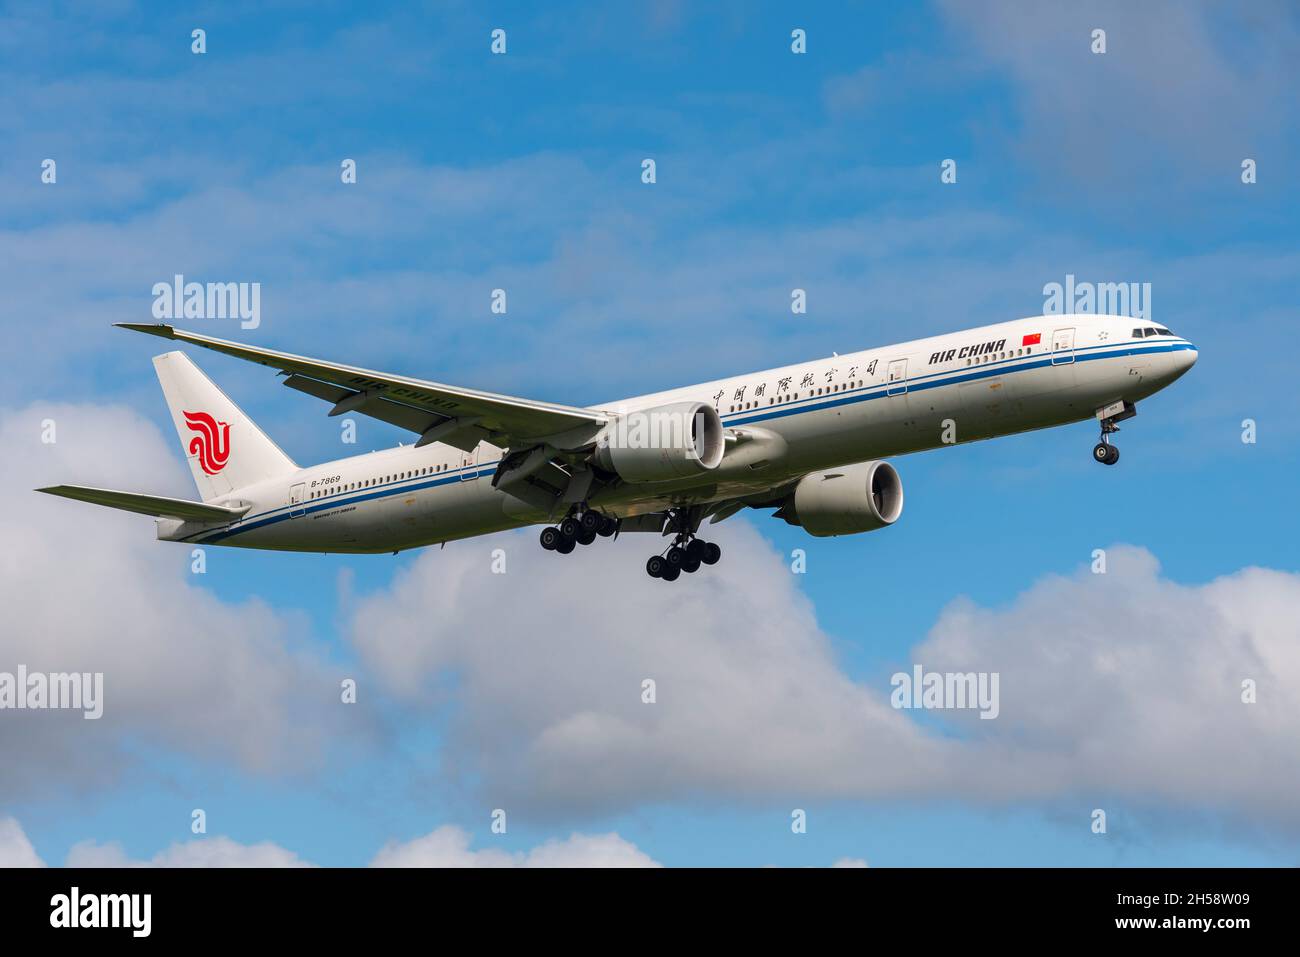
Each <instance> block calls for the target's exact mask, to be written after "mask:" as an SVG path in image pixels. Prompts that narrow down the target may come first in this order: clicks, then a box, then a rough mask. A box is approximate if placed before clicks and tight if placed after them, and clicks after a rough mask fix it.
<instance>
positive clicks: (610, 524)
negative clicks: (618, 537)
mask: <svg viewBox="0 0 1300 957" xmlns="http://www.w3.org/2000/svg"><path fill="white" fill-rule="evenodd" d="M617 531H618V519H616V518H608V517H602V519H601V522H600V530H599V531H598V532H597V534H598V535H599V536H600V537H601V538H609V536H611V535H613V534H614V533H615V532H617Z"/></svg>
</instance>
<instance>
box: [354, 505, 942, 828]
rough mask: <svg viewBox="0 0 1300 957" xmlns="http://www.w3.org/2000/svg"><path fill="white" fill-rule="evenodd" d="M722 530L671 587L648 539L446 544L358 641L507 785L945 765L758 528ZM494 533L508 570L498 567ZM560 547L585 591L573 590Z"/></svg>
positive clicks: (851, 774) (633, 799) (581, 801)
mask: <svg viewBox="0 0 1300 957" xmlns="http://www.w3.org/2000/svg"><path fill="white" fill-rule="evenodd" d="M708 535H709V537H710V538H716V539H717V540H718V541H719V542H720V544H721V545H722V548H723V552H724V555H723V560H722V562H721V563H720V564H719V565H716V566H714V567H712V568H705V569H703V570H702V571H701V572H700V573H699V574H698V575H696V576H694V577H691V578H686V577H684V578H683V579H682V580H679V581H678V582H675V583H674V584H673V585H672V586H669V585H668V584H666V583H664V582H658V581H653V580H651V579H649V578H648V577H647V576H646V574H645V571H644V562H645V559H646V557H647V556H648V555H649V554H650V553H651V552H652V551H653V550H656V549H657V548H658V547H660V542H659V541H658V539H656V538H653V537H650V536H624V537H623V538H621V539H620V540H619V541H618V542H617V543H613V544H612V545H611V543H609V542H606V541H605V540H600V541H599V542H598V544H596V545H593V546H592V547H590V548H588V549H582V550H580V551H578V552H576V553H574V554H573V555H568V556H559V555H555V554H552V553H546V552H543V551H542V550H541V549H540V547H539V546H538V545H537V541H536V533H535V531H532V530H529V531H524V532H519V533H515V534H511V535H505V536H498V537H496V538H493V539H491V540H488V541H479V542H465V543H458V544H456V545H453V546H449V547H448V548H447V549H446V550H445V551H430V552H428V553H426V554H424V555H422V556H421V557H420V558H419V559H418V560H417V562H416V563H415V564H414V565H413V566H412V567H411V568H410V569H409V571H408V572H407V573H406V574H404V575H401V576H399V577H398V578H397V579H396V581H395V582H394V584H393V586H392V588H391V589H388V590H385V591H382V592H379V593H377V594H373V595H370V596H368V597H362V598H360V599H358V600H356V602H355V609H356V610H355V618H354V623H353V626H352V629H351V631H352V638H351V640H352V642H353V644H354V645H355V647H356V648H357V650H358V651H359V653H360V654H361V656H362V658H363V660H364V661H365V662H366V663H368V665H369V667H370V668H371V669H372V670H373V671H374V672H375V673H376V675H377V676H378V677H379V678H380V679H381V680H382V681H383V683H384V685H385V687H386V688H388V689H389V690H390V691H391V693H393V694H394V695H397V696H399V697H401V698H403V699H405V700H407V701H408V702H410V703H411V704H413V705H417V706H436V705H438V704H444V703H445V704H447V705H448V706H449V707H448V713H449V715H450V717H449V720H450V726H449V731H448V741H447V745H446V746H447V748H448V751H449V753H448V754H447V755H446V759H445V765H446V766H447V767H448V768H449V769H452V770H453V772H454V771H456V770H459V771H463V772H466V773H472V774H475V775H477V774H482V775H483V778H484V788H485V790H487V791H488V792H490V793H492V794H494V795H498V794H499V795H501V797H500V798H499V800H503V801H504V800H513V801H516V802H521V803H523V802H526V803H527V804H528V805H529V806H530V807H534V808H536V807H538V806H546V805H552V806H553V807H554V808H555V809H573V808H575V807H586V808H588V809H590V808H596V807H623V806H628V805H635V804H651V803H655V802H657V801H661V800H672V799H676V798H683V797H686V796H688V795H691V794H696V793H706V794H726V795H730V796H733V797H736V796H747V797H755V798H759V797H762V796H766V795H771V794H773V793H776V792H780V791H787V790H789V791H793V792H794V793H808V789H812V790H813V791H815V792H816V793H819V794H836V795H841V796H852V795H862V794H888V793H899V792H902V791H906V790H908V789H911V788H914V787H916V786H917V784H918V782H920V781H925V780H932V779H933V778H934V777H935V776H936V775H946V773H947V771H946V768H947V767H948V766H949V764H950V762H951V761H952V760H953V759H954V758H955V757H957V755H955V754H953V753H952V748H951V746H950V745H946V744H944V743H943V742H941V741H936V740H931V739H928V738H927V737H926V736H925V735H923V734H922V733H920V731H918V730H917V729H916V727H915V726H914V725H913V724H912V722H911V721H909V720H908V719H907V718H906V717H904V716H903V715H902V714H900V713H899V712H897V711H894V710H893V709H892V708H891V707H890V706H889V704H888V702H887V700H885V698H884V697H883V696H881V695H876V694H870V693H867V692H866V691H865V690H864V689H862V688H861V687H858V686H856V685H854V684H853V682H852V681H850V680H849V679H848V678H847V677H846V676H845V675H844V674H843V673H842V671H840V669H839V668H838V666H837V663H836V661H835V659H834V656H833V654H832V653H831V649H830V645H829V642H828V641H827V640H826V637H825V636H824V635H823V634H822V633H821V632H820V631H819V630H818V628H817V622H816V619H815V617H814V615H813V610H812V607H811V605H810V604H809V602H808V601H807V600H806V599H805V598H804V597H803V596H802V595H801V594H800V592H799V591H798V589H797V587H796V585H795V583H794V580H795V577H794V576H792V575H791V574H790V573H789V571H788V569H786V568H785V566H784V564H783V563H782V562H781V560H780V559H779V558H776V557H775V556H774V555H773V554H772V552H771V549H770V547H769V546H768V545H767V544H766V543H765V542H764V541H763V540H762V539H761V538H760V537H759V536H758V535H757V534H756V533H755V532H754V531H753V529H752V528H751V527H750V526H748V525H746V524H743V523H740V522H736V523H734V524H728V525H723V526H715V527H712V528H710V529H709V533H708ZM638 546H639V547H638ZM497 547H504V548H505V549H506V551H507V568H508V572H507V574H504V575H494V574H491V573H490V571H489V563H490V560H491V557H490V556H491V550H492V549H493V548H497ZM561 563H562V567H563V576H564V580H565V581H567V582H571V583H574V585H573V587H572V588H557V587H556V583H557V574H558V573H559V569H558V568H557V566H558V565H561ZM451 676H454V681H449V680H448V679H449V678H450V677H451ZM646 678H650V679H653V680H654V681H655V682H656V684H657V698H658V702H657V703H656V704H652V705H648V704H643V703H642V700H641V683H642V681H643V680H644V679H646Z"/></svg>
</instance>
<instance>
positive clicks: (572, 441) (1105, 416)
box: [37, 314, 1198, 581]
mask: <svg viewBox="0 0 1300 957" xmlns="http://www.w3.org/2000/svg"><path fill="white" fill-rule="evenodd" d="M116 325H118V326H120V327H121V328H124V329H129V330H133V331H136V332H142V333H147V334H149V335H153V336H159V337H162V338H164V339H170V340H175V341H177V342H182V343H189V344H190V345H194V346H200V347H202V348H205V349H211V350H213V351H215V352H220V353H223V354H225V355H228V356H234V357H236V358H239V359H244V360H247V361H249V362H256V363H258V364H260V365H263V366H268V367H270V368H273V369H276V370H278V372H279V374H280V375H282V376H284V377H285V378H284V385H286V386H288V387H289V388H291V389H295V390H297V391H299V392H303V393H306V394H307V395H310V396H314V397H315V398H317V399H322V400H324V401H326V402H328V403H330V409H329V413H328V414H329V415H331V416H337V415H343V414H346V413H357V414H361V415H367V416H371V417H373V418H375V419H379V420H380V421H383V422H387V423H389V424H391V425H394V426H397V427H398V428H401V429H405V430H407V431H409V432H411V433H413V434H414V435H415V436H417V438H416V440H415V441H414V442H413V443H412V444H410V445H400V446H399V447H397V448H394V449H388V450H384V451H378V452H371V453H369V454H365V455H357V456H353V457H351V458H344V459H339V460H337V461H333V462H326V463H323V464H321V465H315V466H310V467H307V468H302V467H300V466H298V465H297V464H296V463H294V461H293V460H292V459H290V458H289V456H288V455H286V454H285V453H284V452H283V451H282V450H281V449H280V447H279V446H278V445H276V444H275V442H273V441H272V440H271V439H270V438H269V437H268V436H267V435H266V434H265V433H264V432H262V430H261V429H259V428H258V427H257V425H255V424H254V423H253V421H252V420H251V419H250V418H249V417H248V416H247V415H245V414H244V413H243V412H242V411H241V410H240V408H239V407H238V406H237V405H235V403H234V402H233V401H231V399H230V398H229V397H228V396H227V395H226V394H225V393H224V392H222V391H221V389H219V388H218V387H217V386H216V385H214V384H213V383H212V381H211V380H210V379H208V378H207V376H205V375H204V374H203V373H202V372H201V371H199V369H198V367H197V366H196V365H194V363H193V362H192V361H191V360H190V359H189V358H188V357H187V356H186V355H185V353H183V352H179V351H177V352H168V353H165V354H164V355H160V356H156V357H155V358H154V360H153V362H154V368H155V370H156V371H157V374H158V378H159V380H160V382H161V384H162V389H163V393H164V396H165V397H166V400H167V405H168V407H169V408H170V410H171V415H172V419H173V422H174V424H175V426H176V432H177V434H178V435H179V437H180V440H181V446H182V448H183V449H185V452H186V456H187V458H188V461H189V464H190V469H191V471H192V473H193V476H194V480H195V483H196V484H197V486H198V491H199V495H200V498H201V501H189V500H185V499H173V498H166V497H162V496H158V495H149V494H144V493H137V492H122V491H115V490H111V489H100V488H91V487H86V486H77V485H57V486H53V487H49V488H42V489H38V490H37V491H41V492H46V493H49V494H52V495H60V496H64V497H66V498H72V499H78V500H81V501H85V502H91V503H94V504H97V505H105V506H109V507H111V508H117V509H124V510H126V511H130V512H138V513H142V514H145V515H151V516H154V518H155V519H156V524H157V536H158V538H159V539H161V540H164V541H171V542H185V543H189V544H194V545H229V546H237V547H244V548H259V549H274V550H280V551H294V552H346V553H383V552H392V553H394V554H396V553H397V552H399V551H403V550H405V549H411V548H419V547H422V546H426V545H432V544H443V545H445V543H447V542H449V541H454V540H459V539H466V538H472V537H475V536H479V535H487V534H491V533H494V532H499V531H503V530H506V529H511V528H519V527H522V526H527V525H537V524H542V525H544V527H543V528H542V530H541V533H540V542H541V546H542V547H543V548H545V549H547V550H548V551H553V552H557V553H560V554H568V553H570V552H572V551H573V550H574V549H575V548H576V547H577V546H579V545H590V544H591V543H592V542H594V541H595V539H596V538H597V537H606V538H608V537H611V536H617V535H618V534H620V533H628V532H646V533H654V534H657V535H658V536H660V541H661V545H662V543H663V542H664V541H666V540H669V539H671V540H670V541H668V544H667V545H666V546H665V547H661V549H660V551H659V552H657V553H656V554H654V555H652V556H651V557H650V559H649V560H648V561H647V563H646V571H647V572H648V573H649V574H650V575H651V576H652V577H654V578H658V579H661V580H664V581H675V580H676V579H677V578H679V577H680V576H681V575H682V574H683V573H685V574H692V573H694V572H697V571H699V570H700V568H701V566H704V565H713V564H715V563H717V561H718V560H719V559H720V557H721V549H720V548H719V547H718V545H717V544H716V543H714V542H706V541H704V540H703V539H701V538H700V537H699V531H700V527H701V525H702V524H703V523H704V521H705V520H706V519H707V520H708V521H709V523H710V524H714V523H717V522H720V521H723V520H724V519H726V518H728V517H730V516H732V515H734V514H736V513H737V512H739V511H741V510H742V509H745V508H752V509H774V510H775V512H774V515H775V516H776V517H778V518H781V519H783V520H785V521H786V522H788V523H789V524H791V525H795V526H799V527H802V528H803V529H804V530H805V531H806V532H808V533H809V534H811V535H813V536H818V537H825V536H835V535H850V534H856V533H861V532H868V531H874V530H877V529H881V528H885V527H888V526H890V525H893V524H894V523H895V522H897V521H898V519H899V517H900V516H901V515H902V511H903V483H902V479H901V477H900V476H899V473H898V471H897V470H896V469H895V468H894V466H893V465H891V464H890V463H889V462H887V461H885V459H887V458H893V457H897V456H901V455H906V454H907V453H910V452H918V451H922V450H926V449H934V448H939V447H942V446H945V445H959V444H964V443H967V442H973V441H978V440H983V439H989V438H994V437H997V436H1003V435H1011V434H1014V433H1018V432H1026V431H1030V430H1035V429H1044V428H1049V427H1052V426H1058V425H1065V424H1069V423H1074V422H1080V421H1084V420H1087V419H1094V420H1095V421H1097V423H1098V426H1099V428H1100V439H1099V441H1098V442H1097V444H1096V445H1095V446H1094V447H1093V450H1092V454H1093V458H1094V460H1096V461H1097V462H1099V463H1102V464H1105V465H1114V464H1115V463H1116V462H1118V461H1119V449H1118V448H1117V447H1116V446H1115V445H1114V444H1113V443H1112V442H1111V436H1112V435H1113V434H1114V433H1115V432H1117V431H1119V423H1120V422H1123V421H1126V420H1128V419H1131V418H1132V417H1133V416H1134V415H1136V414H1137V402H1138V401H1139V400H1142V399H1145V398H1146V397H1148V396H1150V395H1153V394H1155V393H1156V392H1158V391H1160V390H1161V389H1163V388H1165V387H1166V386H1168V385H1170V384H1171V383H1172V382H1174V381H1175V380H1176V379H1178V378H1179V377H1180V376H1182V375H1183V374H1184V373H1185V372H1187V370H1188V369H1190V368H1191V367H1192V365H1193V364H1195V362H1196V359H1197V355H1198V352H1197V349H1196V347H1195V346H1194V345H1193V344H1192V343H1190V342H1188V341H1187V340H1186V339H1183V338H1181V337H1180V336H1177V335H1175V334H1174V333H1172V332H1170V330H1169V329H1167V328H1165V327H1164V326H1158V325H1155V324H1153V323H1151V322H1148V321H1145V320H1135V319H1132V318H1126V317H1123V316H1103V315H1093V314H1086V315H1050V316H1034V317H1031V318H1027V319H1017V320H1014V321H1011V322H1003V323H998V324H994V325H988V326H981V327H979V328H974V329H968V330H965V331H963V332H956V333H951V334H948V335H941V336H934V337H931V338H926V339H918V340H915V341H912V342H904V343H900V344H898V345H893V346H887V347H885V348H883V349H869V350H867V351H864V352H855V353H852V354H846V355H838V354H836V355H832V356H831V357H830V358H824V359H817V360H812V361H809V362H803V363H799V364H796V365H791V366H785V367H783V368H778V369H768V370H766V371H763V372H754V373H750V374H747V375H740V376H734V377H731V378H728V379H719V380H716V381H713V382H705V383H701V384H699V385H693V386H687V387H685V388H680V389H672V390H669V391H666V392H657V393H653V394H650V395H642V396H637V397H635V398H630V399H624V400H621V401H617V402H610V403H604V404H601V405H596V406H591V407H587V408H579V407H576V406H567V405H558V404H555V403H550V402H541V401H537V400H532V399H520V398H514V397H512V396H506V395H498V394H494V393H490V392H483V391H478V390H475V389H468V388H463V387H459V386H452V385H445V384H442V383H438V382H429V381H425V380H422V379H414V378H410V377H407V376H402V375H394V374H390V373H383V372H375V371H372V370H369V369H361V368H356V367H353V366H348V365H341V364H337V363H332V362H325V361H321V360H318V359H310V358H306V357H303V356H297V355H292V354H289V353H285V352H276V351H273V350H271V349H263V348H260V347H257V346H252V345H245V344H241V343H237V342H230V341H227V340H224V339H217V338H213V337H210V336H206V335H200V334H197V333H193V332H186V331H184V330H180V329H176V328H174V327H173V326H170V325H167V324H162V323H159V324H150V323H116Z"/></svg>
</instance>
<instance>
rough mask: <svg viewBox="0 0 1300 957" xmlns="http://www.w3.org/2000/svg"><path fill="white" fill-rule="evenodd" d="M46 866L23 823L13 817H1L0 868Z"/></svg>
mask: <svg viewBox="0 0 1300 957" xmlns="http://www.w3.org/2000/svg"><path fill="white" fill-rule="evenodd" d="M44 866H45V862H44V861H43V860H41V859H40V857H38V856H37V854H36V849H35V848H34V847H32V842H31V841H29V840H27V834H26V833H25V832H24V831H23V828H22V825H21V824H19V823H18V822H17V821H16V820H14V819H13V818H11V817H0V868H6V867H44Z"/></svg>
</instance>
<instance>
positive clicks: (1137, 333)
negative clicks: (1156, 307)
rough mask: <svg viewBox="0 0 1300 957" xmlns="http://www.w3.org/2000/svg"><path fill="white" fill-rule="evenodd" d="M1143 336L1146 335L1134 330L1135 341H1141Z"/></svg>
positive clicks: (1139, 330)
mask: <svg viewBox="0 0 1300 957" xmlns="http://www.w3.org/2000/svg"><path fill="white" fill-rule="evenodd" d="M1143 335H1144V333H1143V332H1142V330H1141V329H1134V330H1133V338H1134V339H1141V338H1142V336H1143Z"/></svg>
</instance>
